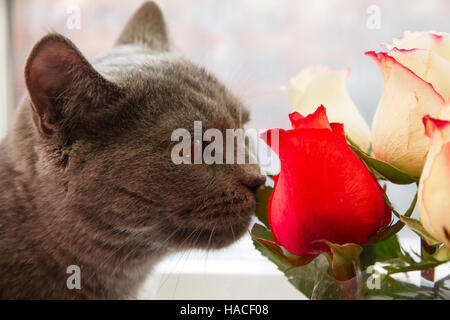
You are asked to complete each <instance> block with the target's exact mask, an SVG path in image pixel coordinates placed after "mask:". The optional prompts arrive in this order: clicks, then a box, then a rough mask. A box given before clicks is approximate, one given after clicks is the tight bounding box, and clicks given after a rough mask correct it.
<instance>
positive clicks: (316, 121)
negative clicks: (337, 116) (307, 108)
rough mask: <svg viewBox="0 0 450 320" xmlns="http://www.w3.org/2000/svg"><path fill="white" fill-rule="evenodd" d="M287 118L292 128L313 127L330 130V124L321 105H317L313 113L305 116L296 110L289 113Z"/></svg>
mask: <svg viewBox="0 0 450 320" xmlns="http://www.w3.org/2000/svg"><path fill="white" fill-rule="evenodd" d="M289 119H290V120H291V125H292V128H293V129H301V128H315V129H329V130H331V126H330V123H329V122H328V118H327V114H326V111H325V108H324V106H323V105H321V106H320V107H318V108H317V110H316V111H315V112H314V113H311V114H309V115H308V116H307V117H303V116H302V115H301V114H300V113H298V112H293V113H291V114H290V115H289Z"/></svg>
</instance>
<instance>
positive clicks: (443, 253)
mask: <svg viewBox="0 0 450 320" xmlns="http://www.w3.org/2000/svg"><path fill="white" fill-rule="evenodd" d="M415 255H416V256H417V257H418V258H419V260H418V261H416V260H414V259H413V258H412V257H411V256H410V255H409V254H408V253H406V252H403V253H402V254H400V255H399V256H398V257H397V258H396V259H392V260H389V261H386V263H389V264H388V265H386V266H383V268H384V269H385V270H386V271H388V274H395V273H402V272H410V271H418V270H425V269H430V268H435V267H437V266H439V265H441V264H444V263H447V262H449V261H450V251H449V249H448V248H446V247H442V248H440V249H439V250H438V251H437V252H435V253H434V254H428V253H426V252H422V256H420V255H419V254H416V253H415Z"/></svg>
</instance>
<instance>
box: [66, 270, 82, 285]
mask: <svg viewBox="0 0 450 320" xmlns="http://www.w3.org/2000/svg"><path fill="white" fill-rule="evenodd" d="M66 273H68V274H70V276H69V277H68V278H67V281H66V286H67V289H69V290H74V289H77V290H80V289H81V269H80V267H79V266H77V265H75V264H73V265H70V266H68V267H67V270H66Z"/></svg>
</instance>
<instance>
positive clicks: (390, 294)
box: [362, 273, 450, 300]
mask: <svg viewBox="0 0 450 320" xmlns="http://www.w3.org/2000/svg"><path fill="white" fill-rule="evenodd" d="M369 276H371V274H367V273H365V274H364V275H363V278H364V279H367V278H368V277H369ZM379 277H380V288H379V289H372V290H370V289H368V287H367V281H364V282H363V288H362V292H363V295H364V298H365V299H395V300H397V299H400V300H405V299H408V300H410V299H414V300H424V299H428V300H429V299H442V300H448V299H449V298H450V291H449V289H448V288H445V287H444V286H443V282H444V281H445V279H442V280H440V281H438V282H436V283H435V285H434V287H418V286H416V285H414V284H412V283H407V282H403V281H399V280H396V279H394V278H392V277H391V276H389V275H385V274H382V275H379Z"/></svg>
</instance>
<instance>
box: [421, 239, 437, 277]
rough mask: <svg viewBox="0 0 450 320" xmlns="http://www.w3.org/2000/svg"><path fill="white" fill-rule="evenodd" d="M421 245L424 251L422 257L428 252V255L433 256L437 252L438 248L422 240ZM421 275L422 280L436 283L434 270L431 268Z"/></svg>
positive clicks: (422, 271)
mask: <svg viewBox="0 0 450 320" xmlns="http://www.w3.org/2000/svg"><path fill="white" fill-rule="evenodd" d="M420 245H421V249H422V255H423V252H426V253H428V254H433V253H435V252H436V250H437V248H436V247H435V246H430V245H428V243H426V242H425V241H424V240H423V239H420ZM420 275H421V276H422V278H424V279H426V280H428V281H431V282H434V268H429V269H425V270H421V271H420Z"/></svg>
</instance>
